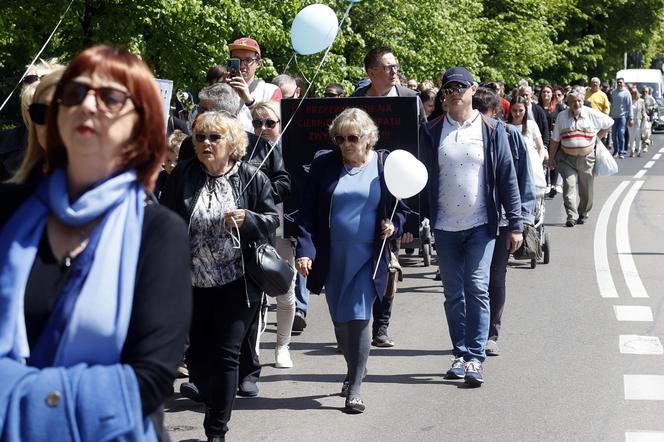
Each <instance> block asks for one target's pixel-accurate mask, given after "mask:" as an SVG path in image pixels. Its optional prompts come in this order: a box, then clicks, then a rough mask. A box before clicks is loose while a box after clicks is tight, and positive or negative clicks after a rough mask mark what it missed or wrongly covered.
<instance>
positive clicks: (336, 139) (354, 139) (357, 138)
mask: <svg viewBox="0 0 664 442" xmlns="http://www.w3.org/2000/svg"><path fill="white" fill-rule="evenodd" d="M360 138H361V136H360V135H348V136H347V137H342V136H341V135H335V137H334V142H335V143H336V144H338V145H339V146H341V145H342V144H343V143H344V141H348V142H349V143H352V144H357V143H358V142H359V141H360Z"/></svg>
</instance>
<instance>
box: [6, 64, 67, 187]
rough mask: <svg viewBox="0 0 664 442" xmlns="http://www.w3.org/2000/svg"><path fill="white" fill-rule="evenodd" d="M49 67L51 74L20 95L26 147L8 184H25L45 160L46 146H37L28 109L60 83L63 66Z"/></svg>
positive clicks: (34, 130) (34, 128) (29, 86)
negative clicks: (38, 165) (25, 130)
mask: <svg viewBox="0 0 664 442" xmlns="http://www.w3.org/2000/svg"><path fill="white" fill-rule="evenodd" d="M49 66H52V67H53V71H52V72H51V73H49V74H46V75H45V76H44V77H42V78H41V80H40V81H39V83H36V84H34V85H33V84H30V85H28V86H26V88H25V89H24V90H23V92H22V93H21V113H23V114H24V115H23V119H24V121H25V122H26V124H25V125H26V127H27V129H28V146H27V149H26V151H25V156H24V157H23V161H21V165H20V166H19V168H18V169H17V170H16V172H15V173H14V176H13V177H11V178H10V179H9V182H10V183H16V184H22V183H25V181H26V180H27V179H28V176H29V175H30V172H32V169H33V168H34V167H35V166H36V165H37V164H38V163H39V162H40V161H43V160H44V159H45V155H44V152H45V149H46V146H40V145H39V140H38V139H37V127H36V125H35V124H34V123H33V122H32V119H31V118H30V113H29V112H28V109H29V108H30V105H31V104H32V103H34V102H36V100H37V99H39V97H40V96H41V95H42V94H43V93H44V92H46V91H47V90H48V89H50V88H52V87H55V86H57V84H58V82H59V81H60V78H62V74H63V73H64V71H65V67H64V66H60V65H49ZM32 86H34V87H32ZM28 88H30V91H29V94H30V98H29V101H27V98H26V104H25V111H24V110H23V107H24V103H23V101H24V97H25V96H27V95H24V93H26V89H28Z"/></svg>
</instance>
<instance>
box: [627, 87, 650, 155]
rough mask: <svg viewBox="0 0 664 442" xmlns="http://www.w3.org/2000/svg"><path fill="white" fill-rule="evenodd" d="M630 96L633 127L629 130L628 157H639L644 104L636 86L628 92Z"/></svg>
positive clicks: (644, 119) (644, 110)
mask: <svg viewBox="0 0 664 442" xmlns="http://www.w3.org/2000/svg"><path fill="white" fill-rule="evenodd" d="M629 92H630V93H631V94H632V115H634V120H633V121H634V125H633V126H632V127H630V128H629V156H630V157H633V156H634V154H636V155H637V156H639V157H640V156H641V129H642V126H643V124H644V122H645V121H646V118H647V114H646V103H645V101H644V100H643V98H641V95H640V94H639V91H638V89H637V88H636V86H632V87H631V88H630V91H629Z"/></svg>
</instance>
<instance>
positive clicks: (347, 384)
mask: <svg viewBox="0 0 664 442" xmlns="http://www.w3.org/2000/svg"><path fill="white" fill-rule="evenodd" d="M349 389H350V380H348V379H344V383H343V384H341V396H343V397H348V390H349Z"/></svg>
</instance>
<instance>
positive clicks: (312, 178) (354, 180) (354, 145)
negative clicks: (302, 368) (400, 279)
mask: <svg viewBox="0 0 664 442" xmlns="http://www.w3.org/2000/svg"><path fill="white" fill-rule="evenodd" d="M329 134H330V137H331V138H332V140H334V142H335V144H336V145H337V146H338V149H335V150H333V151H331V152H329V153H326V154H323V155H321V156H319V157H317V158H316V159H314V160H313V162H312V164H311V169H310V171H309V178H308V182H307V184H306V189H308V191H307V192H305V193H304V195H303V202H302V207H301V209H300V218H299V221H298V223H299V233H298V238H297V251H296V256H297V259H296V266H297V269H298V271H299V272H300V273H301V274H302V275H304V276H307V277H308V280H307V287H308V288H309V289H310V290H311V291H312V292H314V293H320V292H321V291H322V289H323V286H324V287H325V297H326V300H327V305H328V308H329V311H330V316H331V317H332V322H333V324H334V332H335V335H336V337H337V342H338V343H339V348H340V350H341V352H342V353H343V355H344V358H345V359H346V365H347V372H346V378H345V380H344V383H343V387H342V391H341V392H342V394H343V395H344V396H346V406H345V410H346V412H348V413H362V412H363V411H364V409H365V405H364V403H363V401H362V397H361V386H362V378H363V377H364V374H365V370H366V365H367V360H368V357H369V348H370V342H371V331H370V329H369V320H370V319H371V310H372V306H373V304H374V300H375V299H376V298H380V299H382V298H383V296H384V294H385V288H386V283H387V269H388V262H389V247H385V249H384V250H383V253H382V255H379V253H380V249H381V243H382V241H383V239H385V238H390V237H393V236H395V237H398V236H400V235H401V233H402V225H403V223H404V220H405V217H406V210H407V208H406V207H405V206H404V205H402V204H401V203H399V206H398V207H397V210H396V213H395V215H394V217H393V219H392V221H390V214H391V213H392V209H393V208H394V205H395V203H396V201H395V199H394V198H393V197H392V196H391V195H390V193H389V192H388V190H387V187H386V185H385V180H384V178H383V158H382V157H383V156H384V155H383V154H382V153H378V152H375V151H374V149H373V147H374V145H375V144H376V142H377V141H378V128H377V127H376V125H375V123H374V122H373V120H372V119H371V117H369V115H368V114H367V113H366V112H365V111H363V110H361V109H356V108H350V109H346V110H344V111H343V112H341V113H340V114H339V115H338V116H337V117H336V118H335V119H334V121H333V122H332V124H331V126H330V129H329ZM376 264H378V272H377V274H376V277H375V279H374V278H373V274H374V267H375V265H376Z"/></svg>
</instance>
